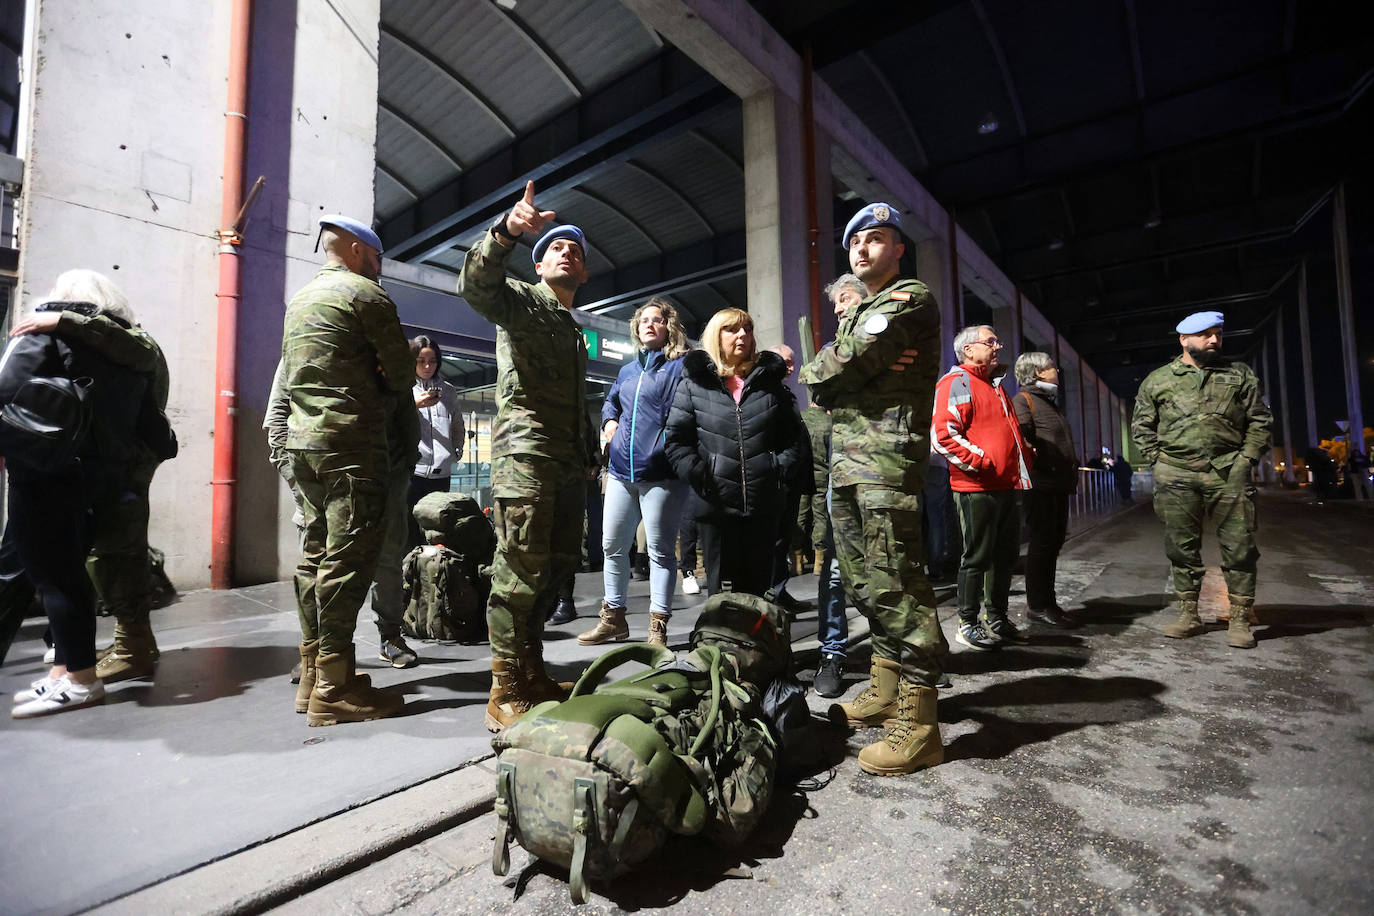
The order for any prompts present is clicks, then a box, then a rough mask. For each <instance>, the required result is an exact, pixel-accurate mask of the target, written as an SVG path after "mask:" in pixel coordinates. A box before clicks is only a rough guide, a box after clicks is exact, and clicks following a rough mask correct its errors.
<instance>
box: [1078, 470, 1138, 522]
mask: <svg viewBox="0 0 1374 916" xmlns="http://www.w3.org/2000/svg"><path fill="white" fill-rule="evenodd" d="M1142 486H1143V487H1144V490H1143V492H1144V493H1149V492H1150V489H1151V487H1152V478H1151V475H1150V472H1149V471H1136V472H1135V473H1134V474H1133V475H1132V477H1131V494H1132V499H1135V498H1137V497H1138V496H1139V494H1140V493H1141V492H1142V490H1141V489H1140V488H1141V487H1142ZM1130 504H1131V503H1130V502H1129V501H1127V500H1124V499H1122V498H1121V494H1120V493H1119V492H1118V491H1117V488H1116V477H1115V475H1113V474H1112V472H1111V471H1100V470H1096V469H1094V468H1079V469H1078V492H1077V493H1075V494H1074V495H1072V496H1070V497H1069V533H1070V534H1074V533H1076V532H1078V531H1081V530H1083V529H1084V528H1090V527H1092V526H1093V525H1095V524H1096V523H1097V522H1099V521H1101V520H1102V519H1104V518H1106V517H1107V516H1109V515H1113V514H1115V513H1116V512H1119V511H1121V510H1122V509H1125V508H1128V507H1129V506H1130Z"/></svg>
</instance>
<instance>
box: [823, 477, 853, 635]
mask: <svg viewBox="0 0 1374 916" xmlns="http://www.w3.org/2000/svg"><path fill="white" fill-rule="evenodd" d="M825 508H826V513H827V514H826V518H825V539H824V540H823V541H821V547H822V548H824V553H823V554H822V557H821V579H820V584H819V586H818V588H817V590H816V605H817V608H818V613H817V616H816V638H817V639H819V640H820V641H821V654H822V655H838V656H839V657H840V660H841V661H843V660H844V657H845V644H846V643H847V642H848V641H849V618H847V617H845V615H844V583H843V582H842V581H841V579H840V561H839V560H837V559H835V532H834V531H832V530H831V529H830V515H829V511H830V491H829V490H826V491H825Z"/></svg>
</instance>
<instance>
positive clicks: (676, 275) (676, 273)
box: [578, 230, 745, 314]
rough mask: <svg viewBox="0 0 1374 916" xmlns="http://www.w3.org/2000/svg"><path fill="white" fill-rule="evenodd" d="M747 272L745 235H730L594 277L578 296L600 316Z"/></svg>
mask: <svg viewBox="0 0 1374 916" xmlns="http://www.w3.org/2000/svg"><path fill="white" fill-rule="evenodd" d="M744 269H745V260H744V232H743V230H738V231H735V232H727V233H726V234H724V235H719V236H714V237H712V238H709V239H705V240H703V241H701V242H697V243H695V244H692V245H687V246H685V247H683V248H678V249H674V250H672V251H665V252H663V253H662V254H660V255H658V256H656V257H652V258H647V259H645V260H643V261H639V262H637V263H634V264H628V265H626V266H624V267H619V268H617V269H616V270H614V271H612V272H610V273H609V274H599V275H595V276H593V277H592V278H591V280H589V281H588V282H587V284H586V285H585V286H583V287H582V289H581V290H580V291H579V293H578V298H579V299H586V300H587V304H586V305H584V306H580V308H582V309H584V310H586V311H590V312H593V313H596V314H599V313H602V312H608V311H614V310H615V309H617V308H620V307H623V306H625V305H629V304H633V303H637V302H639V301H641V300H643V299H646V298H648V297H649V296H652V295H656V294H661V293H673V292H680V291H682V290H686V289H691V288H693V287H696V286H701V285H702V284H705V283H711V282H713V281H716V280H721V279H724V278H726V277H733V276H737V275H739V274H742V273H743V272H744Z"/></svg>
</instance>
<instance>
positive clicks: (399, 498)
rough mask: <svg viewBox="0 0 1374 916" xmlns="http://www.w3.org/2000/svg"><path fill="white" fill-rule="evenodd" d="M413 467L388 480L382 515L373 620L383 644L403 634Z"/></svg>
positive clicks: (373, 581) (402, 470)
mask: <svg viewBox="0 0 1374 916" xmlns="http://www.w3.org/2000/svg"><path fill="white" fill-rule="evenodd" d="M413 471H414V468H412V467H410V466H405V467H402V468H401V469H400V470H399V471H395V470H393V471H392V472H391V477H390V479H389V480H388V481H387V488H386V512H385V513H384V515H383V521H382V526H383V530H384V534H383V535H382V546H381V549H380V551H379V552H378V554H377V572H376V573H375V574H374V575H373V577H372V590H371V595H372V619H373V622H375V623H376V624H377V635H378V636H380V637H381V639H382V642H386V641H387V640H388V639H396V638H398V637H400V635H401V615H402V614H403V613H405V607H404V605H403V598H404V589H403V586H402V582H401V578H402V576H401V563H402V562H403V561H404V560H405V557H406V548H407V546H409V540H410V524H409V522H410V509H409V507H408V504H407V500H406V494H407V492H408V491H409V490H410V475H411V473H412V472H413Z"/></svg>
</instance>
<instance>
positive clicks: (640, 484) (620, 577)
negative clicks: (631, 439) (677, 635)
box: [601, 474, 687, 615]
mask: <svg viewBox="0 0 1374 916" xmlns="http://www.w3.org/2000/svg"><path fill="white" fill-rule="evenodd" d="M686 496H687V485H686V483H684V482H683V481H681V480H655V481H651V482H649V481H635V482H634V483H631V482H630V481H628V480H621V479H620V478H619V477H616V476H615V475H614V474H607V475H606V501H605V504H604V506H603V509H602V521H601V549H602V551H603V552H604V554H605V567H604V568H603V570H602V577H603V579H604V581H605V588H606V603H607V604H609V605H610V606H611V607H624V606H625V591H626V589H627V588H628V587H629V584H630V563H629V553H630V546H631V545H632V544H634V542H635V529H636V528H638V527H639V521H640V519H641V518H643V520H644V539H645V541H646V542H647V546H648V550H649V610H650V611H651V612H652V613H655V614H668V615H671V614H672V613H673V592H675V591H676V590H677V557H676V555H675V551H674V547H675V545H676V542H677V522H678V515H679V514H680V513H681V511H682V503H683V500H684V499H685V498H686Z"/></svg>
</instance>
